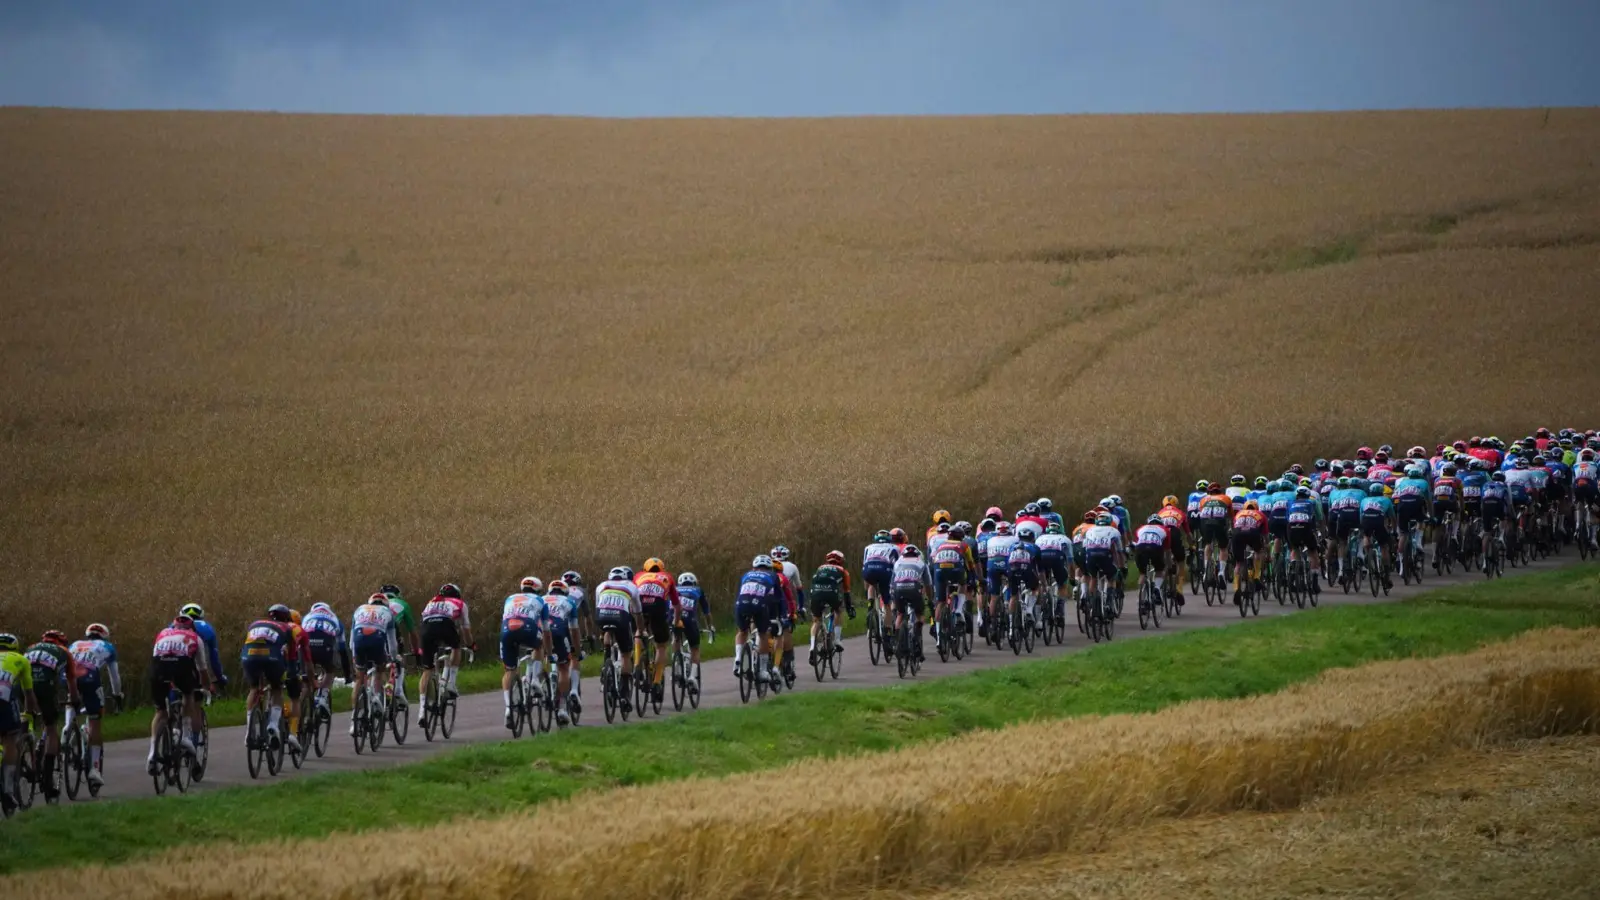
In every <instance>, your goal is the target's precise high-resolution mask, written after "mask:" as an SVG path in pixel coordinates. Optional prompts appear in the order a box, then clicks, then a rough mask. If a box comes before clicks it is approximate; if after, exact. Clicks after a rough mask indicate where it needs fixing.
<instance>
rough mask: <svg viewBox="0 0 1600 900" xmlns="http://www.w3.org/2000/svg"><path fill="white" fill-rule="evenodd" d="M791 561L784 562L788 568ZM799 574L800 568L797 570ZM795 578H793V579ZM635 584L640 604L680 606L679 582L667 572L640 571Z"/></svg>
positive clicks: (673, 607)
mask: <svg viewBox="0 0 1600 900" xmlns="http://www.w3.org/2000/svg"><path fill="white" fill-rule="evenodd" d="M790 565H792V564H791V563H784V568H785V569H787V568H788V567H789V566H790ZM795 572H796V574H797V575H798V574H799V570H798V569H796V570H795ZM791 580H793V579H791ZM633 586H634V587H636V588H638V589H639V605H640V606H642V607H652V606H657V605H659V604H662V603H665V604H666V605H667V606H666V608H667V609H671V610H676V609H677V608H678V582H677V580H676V579H674V578H673V577H672V575H671V574H670V573H667V572H640V573H639V574H638V575H635V576H634V577H633Z"/></svg>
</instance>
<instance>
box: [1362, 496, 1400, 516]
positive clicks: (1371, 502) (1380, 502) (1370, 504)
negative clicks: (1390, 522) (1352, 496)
mask: <svg viewBox="0 0 1600 900" xmlns="http://www.w3.org/2000/svg"><path fill="white" fill-rule="evenodd" d="M1361 515H1362V516H1367V515H1380V516H1383V517H1384V518H1385V519H1388V518H1391V517H1393V516H1394V501H1393V500H1390V499H1389V498H1388V497H1368V498H1367V499H1365V500H1362V501H1361Z"/></svg>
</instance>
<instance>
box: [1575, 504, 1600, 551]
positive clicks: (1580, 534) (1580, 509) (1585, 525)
mask: <svg viewBox="0 0 1600 900" xmlns="http://www.w3.org/2000/svg"><path fill="white" fill-rule="evenodd" d="M1573 516H1574V520H1575V524H1574V527H1573V539H1574V540H1576V541H1577V542H1578V558H1579V559H1584V560H1586V559H1588V558H1589V557H1591V556H1593V555H1595V552H1596V551H1595V548H1594V546H1593V541H1594V526H1593V523H1592V522H1591V520H1590V515H1589V504H1588V503H1587V502H1580V503H1578V505H1577V506H1576V508H1575V511H1574V513H1573Z"/></svg>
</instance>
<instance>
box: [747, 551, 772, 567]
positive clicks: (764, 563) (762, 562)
mask: <svg viewBox="0 0 1600 900" xmlns="http://www.w3.org/2000/svg"><path fill="white" fill-rule="evenodd" d="M750 568H752V569H770V568H772V557H770V556H768V555H766V554H765V553H763V554H761V555H760V556H757V557H756V558H755V559H752V560H751V561H750Z"/></svg>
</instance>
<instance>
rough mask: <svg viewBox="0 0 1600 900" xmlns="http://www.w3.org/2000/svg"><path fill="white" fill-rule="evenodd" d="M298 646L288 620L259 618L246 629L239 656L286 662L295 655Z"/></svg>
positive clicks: (245, 658) (241, 657) (242, 658)
mask: <svg viewBox="0 0 1600 900" xmlns="http://www.w3.org/2000/svg"><path fill="white" fill-rule="evenodd" d="M296 650H297V648H296V647H295V646H294V637H293V635H292V634H291V633H290V631H289V625H288V623H287V622H275V621H273V620H272V619H258V620H256V621H255V622H252V623H250V627H249V628H247V629H245V635H244V645H243V646H241V647H240V648H239V658H240V659H241V660H248V659H270V660H274V661H276V662H286V661H288V660H289V659H291V658H293V657H294V654H295V652H296Z"/></svg>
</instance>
